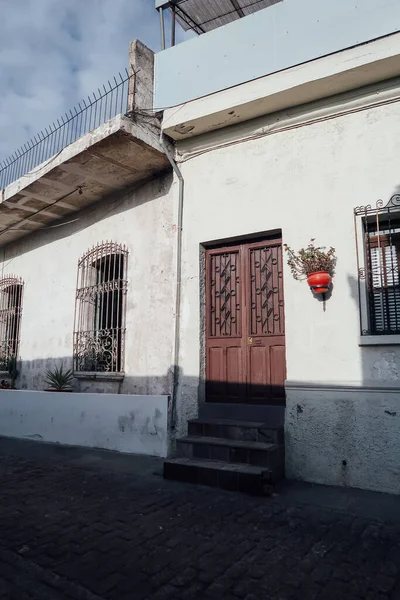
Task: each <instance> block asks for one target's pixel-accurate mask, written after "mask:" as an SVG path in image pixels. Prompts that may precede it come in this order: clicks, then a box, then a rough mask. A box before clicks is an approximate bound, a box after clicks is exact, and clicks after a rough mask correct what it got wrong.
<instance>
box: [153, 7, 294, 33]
mask: <svg viewBox="0 0 400 600" xmlns="http://www.w3.org/2000/svg"><path fill="white" fill-rule="evenodd" d="M278 2H282V0H156V8H173V9H174V10H175V12H176V17H177V20H178V21H179V24H180V25H181V26H182V27H183V29H185V30H186V31H188V30H189V29H190V30H192V31H195V32H196V33H199V34H201V33H206V32H207V31H212V30H213V29H217V28H218V27H222V26H223V25H228V23H231V22H232V21H236V20H237V19H241V18H243V17H246V16H247V15H251V14H253V13H255V12H258V11H259V10H263V9H264V8H268V6H271V5H272V4H277V3H278Z"/></svg>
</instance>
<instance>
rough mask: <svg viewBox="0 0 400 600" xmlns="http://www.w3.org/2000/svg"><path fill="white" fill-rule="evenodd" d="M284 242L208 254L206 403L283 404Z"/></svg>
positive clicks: (211, 251) (227, 249)
mask: <svg viewBox="0 0 400 600" xmlns="http://www.w3.org/2000/svg"><path fill="white" fill-rule="evenodd" d="M285 377H286V367H285V333H284V305H283V279H282V247H281V242H280V240H267V241H264V242H257V243H254V244H240V245H238V246H230V247H226V248H220V249H216V250H208V251H207V254H206V399H207V401H210V402H239V403H245V402H248V403H251V404H260V403H263V404H284V401H285V395H284V381H285Z"/></svg>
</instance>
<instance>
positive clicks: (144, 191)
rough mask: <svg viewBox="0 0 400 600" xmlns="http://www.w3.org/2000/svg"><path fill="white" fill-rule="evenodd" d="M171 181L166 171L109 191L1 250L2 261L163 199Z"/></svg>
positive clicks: (170, 175) (170, 176) (171, 177)
mask: <svg viewBox="0 0 400 600" xmlns="http://www.w3.org/2000/svg"><path fill="white" fill-rule="evenodd" d="M172 182H173V176H172V174H171V173H170V172H169V171H168V172H167V173H161V174H159V175H157V176H156V177H155V178H154V177H151V178H148V179H146V180H144V181H141V182H139V183H137V184H135V186H129V187H125V188H121V189H119V190H113V191H112V192H110V193H109V194H106V195H104V196H103V198H102V199H101V200H99V201H96V202H95V203H93V204H91V205H90V206H88V207H87V208H85V209H83V210H81V211H79V212H75V213H70V214H68V215H67V216H65V217H64V218H63V219H60V220H59V221H55V222H54V223H52V225H50V226H48V227H43V229H40V230H36V231H34V232H33V233H32V234H28V235H27V236H26V237H24V238H22V239H19V240H17V241H15V242H12V243H11V244H9V245H8V246H6V247H5V249H4V256H3V260H5V261H8V260H11V259H13V258H16V257H18V256H21V255H23V254H25V253H26V252H30V251H32V250H36V249H37V248H41V247H42V246H46V245H47V244H51V243H53V242H57V241H59V240H62V239H64V238H68V237H70V236H73V235H74V234H76V233H79V232H81V231H83V230H85V229H87V228H88V227H91V226H92V225H95V224H98V223H100V222H101V221H103V220H105V219H107V218H108V217H111V216H115V215H118V214H120V213H123V212H125V211H127V210H130V209H132V208H135V207H137V206H140V205H142V204H145V203H146V202H151V201H154V200H157V199H158V198H161V197H164V196H165V195H167V194H168V192H169V190H170V188H171V185H172ZM83 193H84V190H83Z"/></svg>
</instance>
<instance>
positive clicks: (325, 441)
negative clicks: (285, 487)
mask: <svg viewBox="0 0 400 600" xmlns="http://www.w3.org/2000/svg"><path fill="white" fill-rule="evenodd" d="M399 439H400V394H399V392H398V390H397V391H396V390H391V389H390V388H387V389H381V390H379V389H373V388H369V389H368V388H367V389H366V388H358V389H357V388H356V389H351V388H347V389H343V388H342V389H341V388H340V387H338V388H335V387H334V386H333V387H332V388H331V389H329V386H326V387H324V388H319V389H318V387H317V388H314V389H313V388H312V387H311V386H310V387H307V388H306V389H304V387H302V386H301V385H300V386H296V385H295V384H294V385H290V386H288V388H287V403H286V432H285V445H286V456H287V462H286V476H287V477H289V478H295V479H305V480H307V481H313V482H315V483H324V484H329V485H343V486H350V487H361V488H369V489H372V490H376V491H378V492H391V493H397V494H400V469H399V465H400V444H399Z"/></svg>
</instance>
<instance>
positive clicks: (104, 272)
mask: <svg viewBox="0 0 400 600" xmlns="http://www.w3.org/2000/svg"><path fill="white" fill-rule="evenodd" d="M127 262H128V250H127V248H126V246H123V245H121V244H117V243H114V242H106V243H101V244H97V245H96V246H94V247H93V248H92V249H91V250H89V251H88V252H87V253H86V254H84V255H83V256H82V258H81V259H80V261H79V263H78V279H77V290H76V304H75V325H74V357H73V359H74V370H75V371H89V372H111V373H122V372H123V370H124V345H125V321H126V292H127V287H128V282H127Z"/></svg>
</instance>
